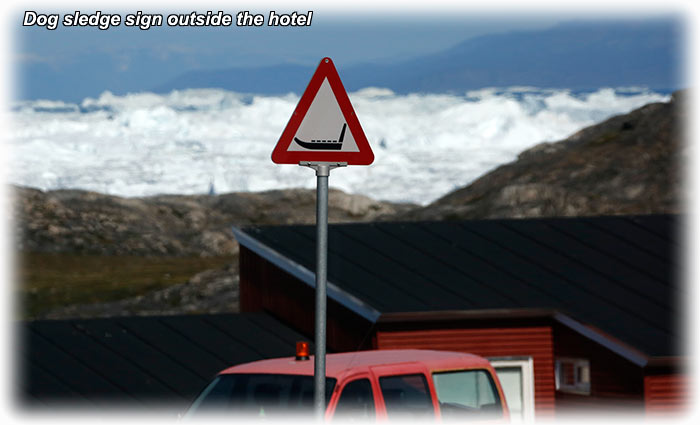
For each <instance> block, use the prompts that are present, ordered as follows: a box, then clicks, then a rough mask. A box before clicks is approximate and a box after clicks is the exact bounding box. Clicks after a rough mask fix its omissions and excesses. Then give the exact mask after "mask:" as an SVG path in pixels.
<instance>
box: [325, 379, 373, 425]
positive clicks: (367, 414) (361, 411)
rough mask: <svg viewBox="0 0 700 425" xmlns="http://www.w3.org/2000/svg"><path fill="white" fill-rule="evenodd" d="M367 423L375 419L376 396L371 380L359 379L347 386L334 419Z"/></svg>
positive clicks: (341, 395)
mask: <svg viewBox="0 0 700 425" xmlns="http://www.w3.org/2000/svg"><path fill="white" fill-rule="evenodd" d="M336 418H340V419H342V420H343V421H348V422H353V421H361V422H366V421H368V420H370V419H373V418H374V396H373V395H372V385H371V384H370V383H369V379H364V378H363V379H358V380H356V381H352V382H350V383H348V384H347V385H345V388H343V392H342V393H340V398H339V399H338V404H337V405H336V407H335V413H334V415H333V419H336Z"/></svg>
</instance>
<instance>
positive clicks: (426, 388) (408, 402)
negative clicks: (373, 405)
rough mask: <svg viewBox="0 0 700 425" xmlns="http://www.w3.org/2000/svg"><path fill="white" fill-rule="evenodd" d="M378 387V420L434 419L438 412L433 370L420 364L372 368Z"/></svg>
mask: <svg viewBox="0 0 700 425" xmlns="http://www.w3.org/2000/svg"><path fill="white" fill-rule="evenodd" d="M371 372H372V374H373V375H374V376H375V379H376V383H377V386H378V387H379V388H378V389H379V395H380V397H379V400H378V402H377V419H380V420H387V419H388V420H390V421H395V420H406V419H410V420H411V421H421V422H422V421H433V420H435V418H436V417H437V416H438V415H439V413H437V412H438V409H437V402H436V400H435V398H434V397H433V394H434V393H435V391H434V388H433V383H432V379H431V378H430V373H429V371H428V369H427V368H426V367H425V365H423V364H421V363H402V364H397V365H388V366H375V367H372V368H371Z"/></svg>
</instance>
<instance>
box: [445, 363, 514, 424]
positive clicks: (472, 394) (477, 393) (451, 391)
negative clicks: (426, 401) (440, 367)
mask: <svg viewBox="0 0 700 425" xmlns="http://www.w3.org/2000/svg"><path fill="white" fill-rule="evenodd" d="M433 382H434V384H435V390H436V391H437V398H438V401H439V402H440V411H441V412H442V416H443V417H444V418H446V419H450V418H459V417H463V416H467V415H468V416H470V417H479V418H484V419H493V418H494V417H500V416H502V415H503V409H502V406H501V401H500V398H499V397H498V391H497V390H496V385H495V384H494V382H493V379H491V375H490V374H489V373H488V372H487V371H485V370H463V371H458V372H443V373H434V374H433Z"/></svg>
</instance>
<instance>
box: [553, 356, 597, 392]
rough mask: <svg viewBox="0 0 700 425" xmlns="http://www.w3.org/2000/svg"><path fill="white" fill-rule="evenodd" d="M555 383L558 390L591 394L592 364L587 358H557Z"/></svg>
mask: <svg viewBox="0 0 700 425" xmlns="http://www.w3.org/2000/svg"><path fill="white" fill-rule="evenodd" d="M554 367H555V375H554V376H555V383H556V388H557V390H558V391H561V392H565V393H572V394H581V395H590V394H591V366H590V363H589V362H588V360H586V359H569V358H561V359H557V360H556V362H555V364H554Z"/></svg>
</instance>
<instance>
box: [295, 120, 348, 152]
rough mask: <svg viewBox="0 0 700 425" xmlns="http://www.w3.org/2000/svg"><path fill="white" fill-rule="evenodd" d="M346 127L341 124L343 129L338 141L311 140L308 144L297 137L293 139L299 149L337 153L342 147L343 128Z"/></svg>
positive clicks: (344, 124)
mask: <svg viewBox="0 0 700 425" xmlns="http://www.w3.org/2000/svg"><path fill="white" fill-rule="evenodd" d="M347 126H348V124H347V123H343V128H342V130H340V137H338V140H313V139H312V140H311V141H310V142H305V141H303V140H301V139H299V138H298V137H295V138H294V141H295V142H297V143H298V144H299V145H300V146H301V147H304V148H306V149H324V150H333V151H339V150H340V149H341V148H342V147H343V138H345V128H346V127H347Z"/></svg>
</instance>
